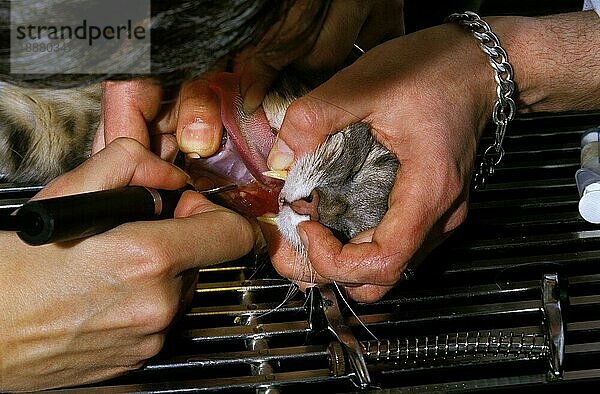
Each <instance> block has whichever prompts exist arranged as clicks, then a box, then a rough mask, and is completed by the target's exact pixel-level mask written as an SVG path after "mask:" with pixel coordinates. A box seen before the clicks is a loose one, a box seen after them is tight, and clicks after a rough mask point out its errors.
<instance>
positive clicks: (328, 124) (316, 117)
mask: <svg viewBox="0 0 600 394" xmlns="http://www.w3.org/2000/svg"><path fill="white" fill-rule="evenodd" d="M353 79H354V78H353V76H352V74H351V73H350V72H349V71H347V69H345V70H342V71H341V72H339V73H337V74H336V75H334V76H333V77H332V78H331V79H330V80H328V81H327V82H325V83H324V84H322V85H321V86H319V87H317V88H316V89H314V90H313V91H311V92H310V93H308V94H307V95H305V96H303V97H300V98H299V99H297V100H296V101H294V102H293V103H292V104H291V105H290V106H289V107H288V109H287V112H286V114H285V118H284V119H283V123H282V125H281V129H280V130H279V135H278V141H277V143H275V145H274V146H273V148H272V149H271V152H270V153H269V158H268V161H267V163H268V165H269V167H270V168H271V169H272V170H283V169H286V168H287V167H289V166H290V165H291V164H292V162H293V159H294V156H295V157H296V158H297V157H300V156H302V155H304V154H306V153H308V152H311V151H314V150H315V149H316V148H317V146H318V145H319V144H321V143H323V142H324V141H325V139H326V138H327V136H328V135H330V134H333V133H335V132H337V131H339V130H341V129H343V128H344V127H346V126H347V125H349V124H351V123H355V122H359V121H361V120H363V119H364V118H365V117H367V116H368V113H367V112H365V108H364V106H361V105H360V103H363V101H361V100H357V99H356V97H357V96H356V95H355V93H356V94H358V93H357V92H355V91H354V89H353V88H352V86H353V85H355V84H356V82H355V81H354V82H353ZM290 151H292V152H293V154H294V155H293V156H292V155H290Z"/></svg>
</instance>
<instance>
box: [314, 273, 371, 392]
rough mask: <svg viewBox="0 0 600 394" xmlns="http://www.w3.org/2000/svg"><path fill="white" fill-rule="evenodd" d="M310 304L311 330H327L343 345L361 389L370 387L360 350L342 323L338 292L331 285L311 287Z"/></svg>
mask: <svg viewBox="0 0 600 394" xmlns="http://www.w3.org/2000/svg"><path fill="white" fill-rule="evenodd" d="M307 297H308V299H309V302H310V310H309V324H310V328H311V329H312V330H322V329H325V328H327V330H328V331H329V332H331V333H332V334H333V335H334V336H335V337H336V338H337V339H338V341H340V343H341V344H342V345H343V347H344V349H345V351H346V355H347V357H348V360H349V362H350V367H351V368H352V370H353V371H354V375H355V376H356V378H357V380H358V382H357V385H358V386H359V387H361V388H367V387H369V386H370V385H371V377H370V375H369V370H368V369H367V363H366V362H365V359H364V356H363V353H362V348H361V345H360V343H359V342H358V340H357V339H356V337H355V336H354V334H353V333H352V331H351V330H350V327H348V326H347V325H346V324H345V322H344V317H343V316H342V313H341V311H340V308H339V304H338V290H337V288H336V287H335V286H333V285H332V284H326V285H319V286H318V287H317V286H315V287H312V288H310V289H309V291H308V292H307Z"/></svg>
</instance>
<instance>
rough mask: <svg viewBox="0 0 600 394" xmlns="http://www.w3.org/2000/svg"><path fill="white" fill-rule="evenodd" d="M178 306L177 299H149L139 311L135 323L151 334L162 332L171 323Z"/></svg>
mask: <svg viewBox="0 0 600 394" xmlns="http://www.w3.org/2000/svg"><path fill="white" fill-rule="evenodd" d="M178 306H179V300H174V301H172V300H170V299H168V298H164V299H158V300H155V301H151V302H149V303H148V304H147V305H146V307H145V308H142V310H141V311H140V312H139V314H138V316H137V320H138V321H137V322H136V325H137V326H139V327H145V331H148V332H149V333H152V334H155V333H159V332H163V331H165V330H166V329H167V328H168V327H169V326H170V325H171V322H172V321H173V319H174V318H175V315H176V314H177V309H178Z"/></svg>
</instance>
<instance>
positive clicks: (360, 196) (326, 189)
mask: <svg viewBox="0 0 600 394" xmlns="http://www.w3.org/2000/svg"><path fill="white" fill-rule="evenodd" d="M397 169H398V160H397V159H396V157H395V156H394V155H393V154H392V153H390V152H389V151H388V150H387V149H385V148H384V147H383V146H382V145H381V144H380V143H379V142H377V141H376V140H375V139H374V138H373V136H372V135H371V131H370V128H369V125H368V124H367V123H363V122H359V123H354V124H351V125H349V126H348V127H346V128H344V129H343V130H341V131H339V132H337V133H335V134H332V135H331V136H330V137H329V138H328V139H327V141H326V142H325V143H323V144H322V145H321V146H319V148H318V149H317V150H316V151H314V152H312V153H310V154H308V155H305V156H303V157H301V158H299V159H298V160H297V161H296V163H295V164H294V165H293V166H292V168H291V169H290V171H289V173H288V175H287V179H286V181H285V184H284V185H283V188H282V190H281V193H280V195H279V215H278V227H279V231H280V232H281V234H282V235H283V236H284V237H285V238H286V239H287V240H289V241H290V242H291V243H292V244H293V245H294V246H295V248H296V249H297V250H298V252H299V254H300V255H303V256H305V250H304V247H303V246H302V244H301V242H300V238H299V236H298V231H297V226H298V224H299V223H300V222H302V221H305V220H316V221H318V222H320V223H321V224H323V225H324V226H326V227H328V228H329V229H330V230H331V231H332V232H333V233H334V234H335V235H336V236H337V238H338V239H340V241H343V242H345V241H348V240H349V239H351V238H353V237H354V236H356V235H357V234H358V233H360V232H362V231H365V230H368V229H370V228H373V227H375V226H377V224H379V222H380V221H381V219H382V218H383V215H385V213H386V211H387V209H388V195H389V193H390V191H391V188H392V186H393V184H394V181H395V179H396V171H397Z"/></svg>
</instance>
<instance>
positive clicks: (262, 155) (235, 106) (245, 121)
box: [186, 72, 282, 217]
mask: <svg viewBox="0 0 600 394" xmlns="http://www.w3.org/2000/svg"><path fill="white" fill-rule="evenodd" d="M210 87H211V89H213V90H214V91H215V93H216V94H217V95H218V96H219V98H220V102H221V119H222V121H223V125H224V127H225V129H226V136H225V138H224V143H223V144H222V146H221V149H220V150H219V151H218V152H217V153H216V154H215V155H213V156H211V157H208V158H202V159H190V160H188V161H187V163H186V167H187V171H188V173H189V174H190V176H191V177H192V181H193V183H194V185H195V186H196V188H197V189H199V190H201V189H207V188H212V187H215V186H223V185H225V184H228V183H235V184H236V185H238V188H237V190H235V191H233V192H229V193H226V194H225V195H224V196H222V197H223V201H219V202H221V203H223V204H224V205H227V206H229V207H230V208H233V209H235V210H236V211H238V212H240V213H241V214H243V215H245V216H249V217H258V216H262V215H264V214H265V213H267V212H277V210H278V203H277V196H278V195H279V192H280V190H281V186H282V182H281V181H278V180H276V179H273V178H272V177H269V176H266V175H264V173H265V172H267V171H268V167H267V156H268V154H269V150H270V149H271V147H272V146H273V143H274V141H275V136H276V133H277V130H274V129H273V128H272V127H271V125H270V124H269V121H268V120H267V117H266V116H265V112H264V110H263V109H262V107H259V108H258V109H257V110H256V111H255V112H254V113H252V114H247V113H245V112H244V110H243V109H242V99H241V95H240V89H239V81H238V78H237V77H236V76H235V74H232V73H225V72H222V73H216V74H214V75H213V77H212V79H211V83H210Z"/></svg>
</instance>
